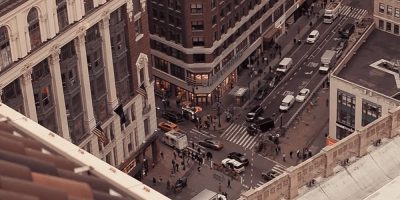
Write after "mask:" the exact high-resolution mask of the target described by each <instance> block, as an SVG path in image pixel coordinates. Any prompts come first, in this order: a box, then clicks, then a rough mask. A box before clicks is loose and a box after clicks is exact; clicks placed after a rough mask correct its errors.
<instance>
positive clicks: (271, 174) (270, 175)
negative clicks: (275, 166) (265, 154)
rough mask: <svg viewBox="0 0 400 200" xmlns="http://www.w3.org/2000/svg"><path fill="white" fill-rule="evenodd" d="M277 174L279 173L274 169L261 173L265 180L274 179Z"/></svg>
mask: <svg viewBox="0 0 400 200" xmlns="http://www.w3.org/2000/svg"><path fill="white" fill-rule="evenodd" d="M278 175H279V174H278V172H275V171H269V172H263V173H261V176H262V178H263V179H264V180H266V181H270V180H272V179H274V178H275V177H277V176H278Z"/></svg>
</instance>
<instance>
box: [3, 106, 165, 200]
mask: <svg viewBox="0 0 400 200" xmlns="http://www.w3.org/2000/svg"><path fill="white" fill-rule="evenodd" d="M0 199H13V200H31V199H32V200H35V199H38V200H47V199H59V200H67V199H71V200H72V199H74V200H78V199H80V200H83V199H85V200H91V199H96V200H124V199H129V200H132V199H157V200H164V199H168V198H167V197H165V196H163V195H162V194H160V193H158V192H157V191H155V190H153V189H151V188H150V187H148V186H146V185H144V184H143V183H141V182H140V181H138V180H136V179H134V178H132V177H130V176H129V175H127V174H125V173H123V172H121V171H119V170H118V169H116V168H114V167H113V166H111V165H109V164H107V163H106V162H104V161H102V160H101V159H99V158H97V157H95V156H93V155H91V154H90V153H88V152H86V151H84V150H83V149H81V148H79V147H78V146H75V145H74V144H72V143H70V142H68V141H67V140H65V139H63V138H62V137H60V136H58V135H57V134H55V133H53V132H50V131H49V130H47V129H46V128H44V127H42V126H40V125H39V124H37V123H36V122H34V121H32V120H30V119H28V118H26V117H25V116H23V115H21V114H20V113H18V112H16V111H14V110H13V109H11V108H9V107H8V106H6V105H5V104H1V103H0Z"/></svg>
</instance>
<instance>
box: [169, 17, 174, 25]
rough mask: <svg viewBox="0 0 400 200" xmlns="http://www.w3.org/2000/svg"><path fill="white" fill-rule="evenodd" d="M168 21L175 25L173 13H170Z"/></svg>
mask: <svg viewBox="0 0 400 200" xmlns="http://www.w3.org/2000/svg"><path fill="white" fill-rule="evenodd" d="M168 23H169V24H170V25H172V26H173V25H175V17H174V16H173V15H168Z"/></svg>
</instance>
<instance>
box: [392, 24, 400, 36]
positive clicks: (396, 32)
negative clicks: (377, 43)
mask: <svg viewBox="0 0 400 200" xmlns="http://www.w3.org/2000/svg"><path fill="white" fill-rule="evenodd" d="M393 33H394V34H397V35H399V25H397V24H393Z"/></svg>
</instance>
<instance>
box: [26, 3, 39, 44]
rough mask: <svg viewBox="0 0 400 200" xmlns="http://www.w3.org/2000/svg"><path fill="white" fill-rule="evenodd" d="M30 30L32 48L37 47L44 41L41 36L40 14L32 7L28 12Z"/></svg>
mask: <svg viewBox="0 0 400 200" xmlns="http://www.w3.org/2000/svg"><path fill="white" fill-rule="evenodd" d="M28 30H29V38H30V42H31V49H35V48H37V47H38V46H39V45H40V44H41V43H42V39H41V37H40V25H39V15H38V11H37V9H36V8H32V9H31V10H30V11H29V13H28Z"/></svg>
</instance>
